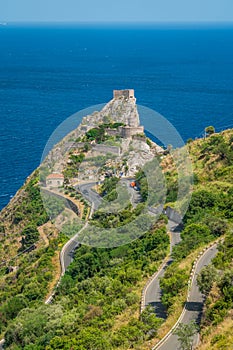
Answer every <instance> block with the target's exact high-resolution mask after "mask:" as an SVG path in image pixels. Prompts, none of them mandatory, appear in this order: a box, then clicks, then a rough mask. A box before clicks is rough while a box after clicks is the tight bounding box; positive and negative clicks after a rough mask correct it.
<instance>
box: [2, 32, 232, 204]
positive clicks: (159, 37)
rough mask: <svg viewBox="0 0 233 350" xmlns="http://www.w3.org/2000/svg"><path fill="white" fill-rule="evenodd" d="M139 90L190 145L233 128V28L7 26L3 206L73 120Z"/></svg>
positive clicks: (4, 40) (140, 98) (139, 96)
mask: <svg viewBox="0 0 233 350" xmlns="http://www.w3.org/2000/svg"><path fill="white" fill-rule="evenodd" d="M120 88H134V89H135V94H136V97H137V101H138V103H139V104H141V105H144V106H147V107H150V108H152V109H155V110H156V111H158V112H159V113H161V114H162V115H163V116H165V117H166V118H167V119H168V120H169V121H170V122H171V123H172V124H173V125H174V126H175V127H176V128H177V130H178V131H179V133H180V134H181V136H182V137H183V139H184V140H187V139H188V138H189V137H193V138H194V137H197V136H201V135H202V133H203V130H204V128H205V126H207V125H214V126H216V129H217V130H221V129H223V128H227V127H233V120H232V119H233V118H232V116H233V28H226V27H225V28H207V27H206V28H199V29H196V28H178V27H177V28H166V27H160V28H159V27H157V28H149V27H148V28H136V27H135V28H129V27H128V28H127V27H125V28H113V27H111V28H107V27H102V28H101V27H96V28H95V27H74V26H73V27H72V26H69V27H68V26H67V27H61V26H60V27H23V26H21V27H17V26H14V25H8V26H5V27H4V26H1V27H0V159H1V163H0V164H1V169H0V208H2V207H3V206H5V205H6V204H7V203H8V201H9V199H10V196H12V195H14V194H15V192H16V191H17V189H18V188H19V187H20V186H21V185H22V184H23V182H24V181H25V179H26V177H27V176H28V175H29V174H30V173H31V172H32V171H33V169H35V168H36V167H37V166H38V165H39V162H40V159H41V155H42V152H43V149H44V146H45V144H46V142H47V140H48V138H49V136H50V134H51V133H52V132H53V131H54V129H55V128H56V127H57V126H58V125H59V124H60V123H61V122H62V121H63V120H65V119H66V118H67V117H68V116H70V115H71V114H73V113H75V112H76V111H78V110H80V109H83V108H86V107H88V106H91V105H94V104H99V103H104V102H107V101H109V100H110V99H111V97H112V90H113V89H120Z"/></svg>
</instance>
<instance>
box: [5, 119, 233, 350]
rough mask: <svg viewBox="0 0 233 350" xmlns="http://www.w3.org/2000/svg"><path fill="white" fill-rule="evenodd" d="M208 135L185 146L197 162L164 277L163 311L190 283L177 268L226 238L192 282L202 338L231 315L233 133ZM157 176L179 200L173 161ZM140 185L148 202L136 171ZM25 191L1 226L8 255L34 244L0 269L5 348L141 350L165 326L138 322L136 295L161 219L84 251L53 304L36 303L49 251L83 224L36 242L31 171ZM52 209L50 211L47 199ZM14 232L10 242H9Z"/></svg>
mask: <svg viewBox="0 0 233 350" xmlns="http://www.w3.org/2000/svg"><path fill="white" fill-rule="evenodd" d="M106 127H111V126H109V125H107V126H106ZM101 128H102V127H100V129H101ZM209 131H210V132H208V135H209V136H208V137H207V138H206V139H204V140H197V141H193V142H191V141H190V142H189V143H188V148H189V150H190V154H191V157H192V160H193V165H194V192H193V197H192V199H191V202H190V206H189V209H188V211H187V213H186V215H185V218H184V229H183V232H182V242H181V243H180V244H179V245H178V246H177V247H176V248H175V249H174V251H173V259H174V262H173V263H172V264H171V265H170V266H169V267H168V269H167V270H166V273H165V276H164V278H163V279H162V281H161V284H162V288H163V297H162V298H163V299H162V300H163V302H164V305H165V306H166V307H167V311H168V314H169V313H172V310H173V309H172V308H173V305H174V302H175V300H176V299H177V298H178V297H179V295H180V294H182V292H183V291H184V290H185V288H186V287H187V281H188V278H189V271H188V270H187V269H184V268H181V267H180V266H181V263H182V261H183V259H184V258H186V257H189V255H190V253H192V252H193V251H194V250H196V249H197V248H198V247H202V246H205V245H206V244H207V243H209V242H210V241H213V240H215V239H216V238H219V237H223V236H225V237H226V239H225V242H224V243H223V244H221V245H220V248H219V253H218V254H217V256H216V258H215V259H214V260H213V264H212V266H209V267H206V269H204V270H203V272H202V274H201V275H200V277H199V284H200V286H201V288H202V291H203V292H204V293H205V294H206V309H205V312H204V318H203V322H202V335H203V337H204V339H205V336H207V335H209V334H211V332H212V330H213V329H214V327H217V326H218V325H220V324H221V322H223V321H224V319H225V318H226V317H227V316H228V315H230V310H231V308H232V300H233V289H232V278H233V275H232V258H233V241H232V231H231V230H232V213H233V199H232V198H233V196H232V194H233V185H232V169H233V153H232V152H233V151H232V142H233V137H232V131H231V132H228V133H223V134H220V135H216V134H214V133H213V134H212V132H211V130H209ZM102 135H103V133H102V131H101V130H99V128H97V131H96V128H95V130H92V131H91V133H90V134H89V136H87V138H89V141H90V140H91V138H93V137H94V139H95V140H96V141H98V142H101V140H102ZM84 141H85V140H84ZM86 151H87V149H86V150H84V152H86ZM82 152H83V151H82ZM82 152H81V153H82ZM70 156H71V158H70V161H71V162H70V164H71V165H72V166H73V167H76V169H78V164H80V161H82V160H81V158H80V157H79V156H77V157H78V158H77V157H76V156H75V157H72V155H70ZM81 157H82V156H81ZM168 157H169V155H168ZM165 160H166V159H165ZM168 160H169V158H168ZM164 172H165V179H166V182H167V189H168V194H167V202H169V203H170V204H171V205H172V203H173V202H174V201H175V200H176V197H177V172H176V169H174V168H173V167H172V166H171V164H170V163H169V166H168V167H167V168H166V167H165V169H164ZM137 181H138V183H139V185H140V189H141V194H142V196H143V199H144V200H147V197H148V184H147V180H146V176H145V174H144V173H143V171H142V170H140V171H139V173H138V174H137ZM116 184H117V181H116V180H115V179H114V177H113V178H109V179H108V180H106V181H105V182H104V184H103V186H102V189H101V190H102V194H103V195H105V196H106V197H107V196H109V198H108V197H107V198H106V199H109V200H111V201H112V200H115V199H116V198H115V197H114V196H115V195H116V193H115V186H116ZM66 191H67V193H69V194H70V195H72V196H74V197H76V196H77V198H78V199H81V197H80V196H81V195H80V194H78V193H76V192H75V191H74V189H72V188H68V187H67V188H66ZM22 193H23V195H22V196H21V197H19V199H18V200H17V201H16V204H15V205H14V207H12V208H11V210H10V211H9V212H7V211H6V212H4V215H2V217H1V219H2V222H1V225H0V232H1V234H2V237H3V238H2V240H1V245H0V248H2V249H3V248H4V249H9V246H10V243H11V242H12V243H14V245H15V247H17V249H15V251H14V254H17V251H18V250H20V251H22V250H23V249H24V248H27V247H30V246H31V245H34V244H35V249H34V250H33V251H31V252H27V253H22V254H21V255H20V256H19V257H18V258H17V259H16V260H12V261H10V262H9V263H8V264H4V265H2V267H1V269H0V290H1V293H0V303H1V306H0V332H2V333H3V332H4V333H5V332H6V333H5V339H6V345H7V349H11V350H20V349H26V350H31V349H35V350H42V349H46V350H52V349H54V350H55V349H67V350H70V349H73V350H76V349H77V350H86V349H93V350H98V349H100V350H108V349H109V350H110V349H111V350H114V349H122V350H123V349H129V348H135V349H140V348H142V346H143V345H142V344H143V343H144V342H145V341H146V340H148V339H150V338H152V337H154V336H155V335H156V333H157V331H158V329H159V327H160V325H161V322H162V320H161V319H159V318H157V317H156V315H154V314H153V312H152V310H151V309H150V308H147V309H146V310H145V311H144V312H143V314H142V315H141V316H140V317H139V312H138V311H139V305H140V292H141V290H142V287H143V285H144V283H145V281H146V279H147V277H148V276H150V275H151V274H152V273H153V272H154V271H156V269H157V268H158V266H159V264H160V262H161V261H162V259H163V258H164V257H165V256H166V254H167V252H168V245H169V238H168V235H167V233H166V227H165V224H166V222H165V220H164V218H163V217H161V218H160V220H159V221H158V222H157V224H156V225H154V226H153V227H152V228H151V229H150V230H148V232H147V233H145V234H144V235H143V236H141V237H140V238H139V239H137V240H135V241H133V242H132V243H130V244H127V245H123V246H119V247H116V248H111V249H110V248H109V249H107V248H90V247H88V246H84V245H81V246H80V247H79V248H78V249H77V250H76V253H75V256H74V261H73V263H72V264H71V265H70V267H69V269H68V271H67V273H66V274H65V276H64V277H63V278H62V281H61V284H60V286H59V289H58V292H57V294H56V297H55V300H54V301H53V304H52V305H43V301H44V298H45V296H46V295H47V293H48V288H49V285H50V283H51V282H52V280H53V279H54V260H56V254H57V252H58V251H59V250H60V249H61V246H62V245H63V244H64V243H65V241H66V240H67V236H69V235H72V234H73V232H76V230H78V229H79V228H80V225H81V224H80V222H78V223H77V222H76V223H75V225H69V224H67V225H66V226H65V227H64V232H63V233H60V234H59V235H57V234H54V233H53V232H50V233H49V234H51V236H49V234H48V243H47V244H42V237H41V236H40V234H39V228H40V227H39V226H41V225H43V224H45V223H47V221H48V215H47V213H46V211H45V210H44V207H43V202H42V199H41V197H40V191H39V187H38V174H37V173H35V175H34V176H33V177H32V178H31V179H29V180H28V182H27V184H26V185H25V186H24V188H23V192H22ZM50 206H51V208H53V207H54V206H55V207H56V205H55V203H54V201H53V200H51V205H50ZM143 207H144V204H143V203H141V204H140V205H138V206H137V207H136V208H135V209H133V208H132V206H127V205H126V207H125V208H124V209H123V210H122V211H120V212H116V213H114V212H112V213H108V215H106V213H104V212H101V211H98V212H96V213H95V214H94V215H93V221H92V223H93V224H95V225H96V226H98V225H99V227H107V228H109V227H112V228H115V227H121V226H124V225H125V224H126V223H128V222H130V221H132V220H133V219H135V218H137V216H138V214H140V213H141V212H142V211H143ZM142 219H144V217H143V218H142ZM16 231H17V234H16V233H15V232H16ZM135 231H136V229H135ZM122 232H123V231H122ZM13 233H14V234H15V236H14V239H12V238H11V236H13ZM123 234H124V232H123V233H122V235H123ZM132 234H134V232H132ZM10 239H11V241H10ZM9 242H10V243H9ZM10 265H15V266H16V267H17V269H16V271H14V272H11V271H10ZM190 267H191V266H190ZM211 342H212V343H211V344H212V345H213V346H214V345H215V344H218V343H219V344H220V343H221V344H223V346H225V349H227V347H226V346H227V340H226V339H225V338H224V335H221V334H220V335H219V334H218V336H215V335H214V334H213V337H212V339H211ZM224 344H225V345H224ZM219 349H220V348H219ZM222 349H224V347H222Z"/></svg>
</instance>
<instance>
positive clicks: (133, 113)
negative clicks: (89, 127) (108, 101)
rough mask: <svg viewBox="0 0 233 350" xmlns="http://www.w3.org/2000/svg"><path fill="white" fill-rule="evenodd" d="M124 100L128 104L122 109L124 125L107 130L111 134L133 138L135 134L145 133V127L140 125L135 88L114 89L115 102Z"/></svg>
mask: <svg viewBox="0 0 233 350" xmlns="http://www.w3.org/2000/svg"><path fill="white" fill-rule="evenodd" d="M117 101H119V103H121V102H123V104H124V105H125V106H126V108H124V109H123V110H122V112H121V113H122V115H121V118H122V119H123V120H124V124H125V125H124V126H119V127H118V129H117V130H110V129H109V130H107V133H108V134H109V135H113V134H114V135H119V136H121V137H123V138H131V137H132V136H135V135H142V134H144V127H143V126H142V125H140V120H139V115H138V111H137V107H136V98H135V96H134V90H133V89H128V90H113V102H114V103H115V102H117Z"/></svg>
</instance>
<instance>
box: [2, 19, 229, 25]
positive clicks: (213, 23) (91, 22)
mask: <svg viewBox="0 0 233 350" xmlns="http://www.w3.org/2000/svg"><path fill="white" fill-rule="evenodd" d="M0 24H6V25H7V24H42V25H43V24H51V25H53V24H55V25H56V24H66V25H69V24H71V25H74V24H76V25H143V26H150V25H233V20H232V21H214V20H209V21H204V20H197V21H188V20H181V21H162V20H161V21H99V20H98V21H78V20H74V21H69V20H67V21H66V20H64V21H60V20H51V21H49V20H48V21H47V20H38V21H33V20H32V21H31V20H26V21H24V20H17V21H7V20H0Z"/></svg>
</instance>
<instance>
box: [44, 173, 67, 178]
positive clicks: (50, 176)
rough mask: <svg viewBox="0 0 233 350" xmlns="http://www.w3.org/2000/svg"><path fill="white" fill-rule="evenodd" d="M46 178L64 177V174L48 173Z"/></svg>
mask: <svg viewBox="0 0 233 350" xmlns="http://www.w3.org/2000/svg"><path fill="white" fill-rule="evenodd" d="M46 179H64V176H63V175H62V174H55V173H53V174H49V175H48V176H47V177H46Z"/></svg>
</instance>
